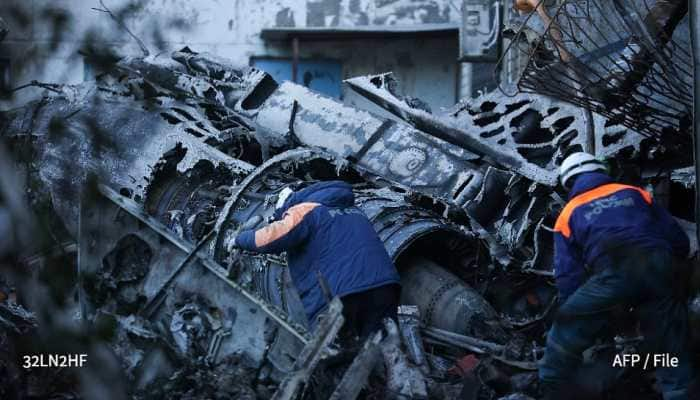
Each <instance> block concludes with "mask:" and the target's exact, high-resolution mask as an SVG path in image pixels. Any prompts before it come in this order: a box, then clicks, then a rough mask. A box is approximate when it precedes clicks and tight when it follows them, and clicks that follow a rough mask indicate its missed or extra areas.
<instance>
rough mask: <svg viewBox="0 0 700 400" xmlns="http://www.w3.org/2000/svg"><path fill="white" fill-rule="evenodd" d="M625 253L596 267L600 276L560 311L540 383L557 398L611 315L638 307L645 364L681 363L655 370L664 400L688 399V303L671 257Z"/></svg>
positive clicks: (657, 253) (644, 252) (645, 252)
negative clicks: (657, 356) (666, 358)
mask: <svg viewBox="0 0 700 400" xmlns="http://www.w3.org/2000/svg"><path fill="white" fill-rule="evenodd" d="M618 253H620V252H619V251H618ZM624 253H626V254H617V255H615V256H614V257H605V258H604V259H602V261H601V262H600V263H597V265H596V266H598V267H599V268H596V270H597V271H599V272H597V273H595V274H594V275H593V276H592V277H591V278H590V279H589V280H588V281H587V282H586V283H584V284H583V285H582V286H581V287H580V288H578V290H576V292H574V293H573V294H572V295H571V296H570V297H569V298H568V299H567V300H566V302H565V303H564V304H563V305H562V306H561V307H560V309H559V311H558V313H557V316H556V318H555V321H554V323H553V324H552V328H551V330H550V331H549V334H548V336H547V347H546V350H545V355H544V358H543V359H542V361H541V364H540V369H539V375H540V380H541V382H542V383H543V384H544V385H545V386H546V387H548V388H550V389H553V391H555V392H557V393H558V392H559V390H561V389H562V388H563V389H565V388H566V384H567V382H571V380H572V379H574V378H575V376H574V374H575V373H576V371H577V368H578V366H579V364H580V362H581V355H582V352H583V351H584V350H585V349H587V348H588V347H590V346H591V345H593V344H594V341H595V339H596V337H597V336H598V335H599V334H600V333H601V331H602V330H603V329H604V328H605V327H606V325H607V323H608V318H609V317H610V312H611V310H612V309H613V308H615V307H616V306H619V305H625V306H631V307H635V309H636V310H637V314H638V315H639V319H640V321H639V322H640V327H641V330H642V334H643V335H644V337H645V343H644V346H645V347H643V348H641V349H640V350H641V351H642V352H643V353H642V354H641V355H642V360H644V357H645V354H646V353H651V354H653V353H670V355H671V356H672V357H678V359H679V360H680V365H679V366H678V367H676V368H657V369H656V376H657V379H658V383H659V387H660V388H661V390H662V391H663V396H664V399H665V400H671V399H674V400H675V399H687V398H688V395H687V387H688V385H689V383H690V381H691V379H692V371H691V366H690V360H689V357H690V355H689V347H688V345H689V328H688V314H687V303H686V298H685V296H682V295H679V294H678V292H680V291H681V290H679V289H678V287H677V286H678V285H677V279H676V278H677V272H676V271H674V266H673V260H672V257H671V255H670V253H669V252H667V251H650V250H640V249H635V250H627V251H625V252H624ZM605 264H607V265H605ZM652 359H653V355H652ZM563 393H566V390H564V391H563Z"/></svg>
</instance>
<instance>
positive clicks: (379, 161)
mask: <svg viewBox="0 0 700 400" xmlns="http://www.w3.org/2000/svg"><path fill="white" fill-rule="evenodd" d="M239 110H240V109H239ZM240 111H241V112H242V113H244V114H245V115H249V116H250V118H251V119H254V121H255V124H256V128H257V130H258V131H260V132H261V134H266V135H268V136H270V137H276V138H279V137H280V136H282V137H285V138H286V139H287V141H288V143H290V145H294V144H295V143H298V144H297V145H304V146H313V147H320V148H323V149H324V150H326V151H329V152H331V153H332V154H334V155H335V156H336V157H338V158H343V159H347V160H349V161H351V162H353V164H354V165H356V167H357V168H358V169H360V170H363V171H365V172H366V173H367V174H369V175H370V176H375V177H378V178H381V179H384V180H388V181H390V182H395V183H397V184H399V185H401V186H405V187H407V188H411V189H412V190H416V191H419V192H422V193H425V194H428V195H431V196H435V197H437V198H439V199H441V200H444V201H445V202H448V203H458V201H461V202H463V201H465V199H466V198H469V197H470V196H471V195H472V194H473V193H474V191H475V190H476V182H478V181H479V172H478V168H476V167H474V166H473V165H471V164H470V163H469V162H467V161H464V160H465V159H470V158H471V157H472V156H471V155H470V154H469V153H468V152H466V151H464V150H461V149H456V148H450V147H449V146H445V145H444V144H442V143H440V142H439V141H438V140H436V139H434V138H430V137H426V136H425V135H421V134H420V133H419V132H417V131H416V130H414V129H411V128H410V127H408V126H406V125H403V124H396V123H393V122H392V121H390V120H387V119H383V118H379V117H376V116H373V115H372V114H370V113H367V112H365V111H360V110H357V109H355V108H351V107H347V106H344V105H342V104H341V103H338V102H336V101H334V100H333V99H330V98H327V97H324V96H321V95H318V94H316V93H313V92H311V91H309V90H308V89H306V88H304V87H303V86H300V85H296V84H293V83H290V82H285V83H283V84H282V85H280V87H279V89H278V90H276V91H275V92H274V93H273V94H272V95H271V96H270V97H269V98H267V99H266V100H265V101H264V102H263V103H262V104H261V105H260V107H259V108H257V109H248V110H240ZM458 204H459V203H458Z"/></svg>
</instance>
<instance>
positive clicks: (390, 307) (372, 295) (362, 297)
mask: <svg viewBox="0 0 700 400" xmlns="http://www.w3.org/2000/svg"><path fill="white" fill-rule="evenodd" d="M400 295H401V286H399V285H397V284H390V285H384V286H380V287H376V288H374V289H369V290H365V291H364V292H358V293H353V294H349V295H346V296H343V297H342V298H341V300H342V301H343V317H344V318H345V323H344V324H343V332H342V333H343V336H346V337H359V338H360V339H361V340H364V339H366V338H367V337H369V335H370V334H372V333H374V332H375V331H377V330H379V329H381V328H382V327H383V324H382V320H384V318H393V319H396V310H397V308H398V306H399V297H400Z"/></svg>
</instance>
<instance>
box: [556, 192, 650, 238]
mask: <svg viewBox="0 0 700 400" xmlns="http://www.w3.org/2000/svg"><path fill="white" fill-rule="evenodd" d="M625 189H632V190H636V191H637V192H639V194H641V195H642V197H643V198H644V201H646V202H647V203H648V204H651V202H652V198H651V194H649V192H647V191H646V190H644V189H642V188H638V187H636V186H630V185H622V184H619V183H610V184H607V185H603V186H599V187H597V188H595V189H591V190H589V191H587V192H584V193H581V194H580V195H578V196H576V197H574V198H573V199H571V201H569V202H568V203H567V204H566V206H565V207H564V209H563V210H562V212H561V214H559V218H557V223H556V224H555V225H554V231H555V232H559V233H561V234H562V235H564V237H566V238H568V237H570V236H571V227H570V226H569V219H571V215H572V214H573V213H574V211H575V210H576V209H577V208H578V207H580V206H583V205H586V204H588V203H590V202H592V201H594V200H597V199H600V198H602V197H605V196H609V195H611V194H613V193H617V192H619V191H620V190H625Z"/></svg>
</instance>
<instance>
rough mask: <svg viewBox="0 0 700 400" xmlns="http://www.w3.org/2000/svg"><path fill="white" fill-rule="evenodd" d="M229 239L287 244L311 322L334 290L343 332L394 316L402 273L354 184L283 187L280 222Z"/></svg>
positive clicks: (276, 248) (250, 246) (273, 248)
mask: <svg viewBox="0 0 700 400" xmlns="http://www.w3.org/2000/svg"><path fill="white" fill-rule="evenodd" d="M230 247H238V248H240V249H243V250H248V251H254V252H259V253H281V252H283V251H286V252H287V264H288V266H289V272H290V274H291V277H292V281H293V282H294V285H295V286H296V288H297V290H298V292H299V295H300V297H301V301H302V303H303V305H304V310H305V311H306V316H307V318H308V320H309V323H310V324H311V326H312V327H314V326H315V324H316V322H317V321H316V319H317V316H318V315H319V314H320V312H321V311H322V310H324V309H325V307H326V305H327V304H328V301H329V300H330V298H331V297H334V296H340V298H341V300H342V302H343V316H344V317H345V325H344V327H343V331H344V334H345V335H354V336H357V337H360V338H366V337H368V336H369V335H370V334H371V333H373V332H374V331H376V330H378V329H380V328H381V327H382V320H383V319H384V318H386V317H390V318H394V319H396V309H397V307H398V303H399V296H400V286H399V275H398V273H397V272H396V268H395V267H394V264H393V262H392V261H391V258H390V257H389V254H387V251H386V249H385V248H384V244H383V243H382V241H381V240H380V239H379V236H378V235H377V233H376V232H375V230H374V228H373V227H372V224H371V223H370V221H369V219H368V218H367V217H366V216H365V214H364V213H363V212H362V211H361V210H360V209H359V208H357V207H355V195H354V194H353V192H352V187H351V186H350V185H349V184H347V183H345V182H341V181H329V182H319V183H315V184H312V185H310V186H308V187H306V188H304V189H303V190H300V191H298V192H296V193H295V192H293V191H292V190H291V189H289V188H285V189H283V190H282V191H281V192H280V194H279V196H278V200H277V204H276V211H275V222H273V223H271V224H269V225H267V226H265V227H263V228H261V229H258V230H248V231H244V232H241V233H240V234H239V235H238V237H236V238H235V239H234V240H233V242H232V244H231V245H230Z"/></svg>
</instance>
